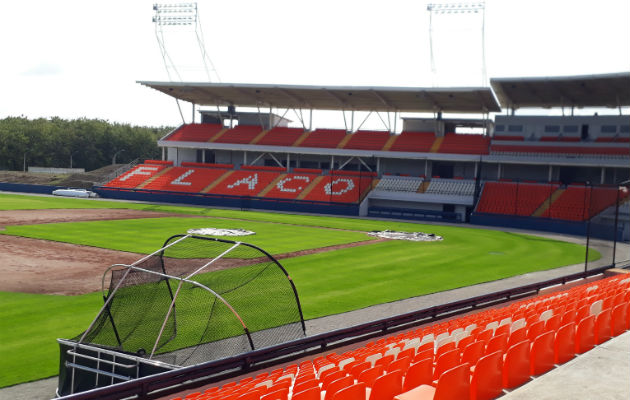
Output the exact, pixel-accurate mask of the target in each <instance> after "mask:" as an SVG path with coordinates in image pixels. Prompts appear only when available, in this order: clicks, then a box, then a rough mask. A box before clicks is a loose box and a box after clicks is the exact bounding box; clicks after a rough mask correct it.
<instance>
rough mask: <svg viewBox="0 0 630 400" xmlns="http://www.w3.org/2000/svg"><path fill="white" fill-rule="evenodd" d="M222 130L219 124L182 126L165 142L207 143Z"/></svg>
mask: <svg viewBox="0 0 630 400" xmlns="http://www.w3.org/2000/svg"><path fill="white" fill-rule="evenodd" d="M222 129H223V125H219V124H188V125H182V126H181V127H180V128H179V129H177V130H176V131H175V132H173V133H172V134H170V135H169V136H168V137H167V138H166V140H169V141H177V142H207V141H209V140H210V139H211V138H212V137H213V136H214V135H216V134H217V133H219V132H220V131H221V130H222Z"/></svg>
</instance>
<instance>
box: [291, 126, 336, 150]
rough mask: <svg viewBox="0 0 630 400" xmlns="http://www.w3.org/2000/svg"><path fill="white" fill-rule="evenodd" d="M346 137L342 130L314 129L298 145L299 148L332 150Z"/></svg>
mask: <svg viewBox="0 0 630 400" xmlns="http://www.w3.org/2000/svg"><path fill="white" fill-rule="evenodd" d="M345 137H346V131H344V130H342V129H316V130H314V131H313V132H311V133H310V134H309V135H308V137H307V138H306V139H305V140H304V141H303V142H302V143H301V144H300V147H319V148H327V149H334V148H336V147H337V146H338V145H339V143H340V142H341V141H342V140H343V139H344V138H345Z"/></svg>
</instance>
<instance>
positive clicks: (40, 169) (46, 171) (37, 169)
mask: <svg viewBox="0 0 630 400" xmlns="http://www.w3.org/2000/svg"><path fill="white" fill-rule="evenodd" d="M28 172H37V173H40V174H82V173H84V172H85V168H46V167H28Z"/></svg>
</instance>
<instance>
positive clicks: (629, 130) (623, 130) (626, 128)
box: [619, 125, 630, 133]
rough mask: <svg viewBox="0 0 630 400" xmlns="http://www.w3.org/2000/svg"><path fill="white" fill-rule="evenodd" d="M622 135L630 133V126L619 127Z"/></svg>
mask: <svg viewBox="0 0 630 400" xmlns="http://www.w3.org/2000/svg"><path fill="white" fill-rule="evenodd" d="M619 132H620V133H630V125H621V126H620V127H619Z"/></svg>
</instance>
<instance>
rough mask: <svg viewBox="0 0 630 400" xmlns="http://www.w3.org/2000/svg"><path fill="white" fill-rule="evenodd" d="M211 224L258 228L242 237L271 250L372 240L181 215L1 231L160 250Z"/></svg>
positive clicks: (123, 248)
mask: <svg viewBox="0 0 630 400" xmlns="http://www.w3.org/2000/svg"><path fill="white" fill-rule="evenodd" d="M205 227H214V228H245V229H248V230H252V231H254V232H256V234H255V235H252V236H246V237H243V238H236V240H242V241H244V242H247V243H251V244H254V245H256V246H259V247H261V248H263V249H264V250H265V251H267V252H269V253H271V254H279V253H286V252H293V251H299V250H307V249H316V248H320V247H327V246H333V245H337V244H343V243H352V242H360V241H365V240H370V239H371V237H369V236H367V235H366V234H364V233H360V232H348V231H341V230H331V229H321V228H316V227H305V226H295V225H285V224H273V223H267V222H250V221H233V220H222V219H209V218H177V217H169V218H145V219H127V220H114V221H88V222H71V223H68V222H64V223H53V224H40V225H16V226H8V227H7V228H6V230H5V231H3V232H1V233H2V234H5V235H14V236H24V237H30V238H37V239H47V240H55V241H60V242H67V243H74V244H82V245H87V246H94V247H101V248H107V249H113V250H120V251H129V252H136V253H145V254H148V253H151V252H153V251H155V250H157V249H159V248H160V247H161V246H162V244H163V243H164V241H165V240H166V238H168V237H170V236H172V235H175V234H181V233H186V231H187V230H188V229H191V228H205Z"/></svg>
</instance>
